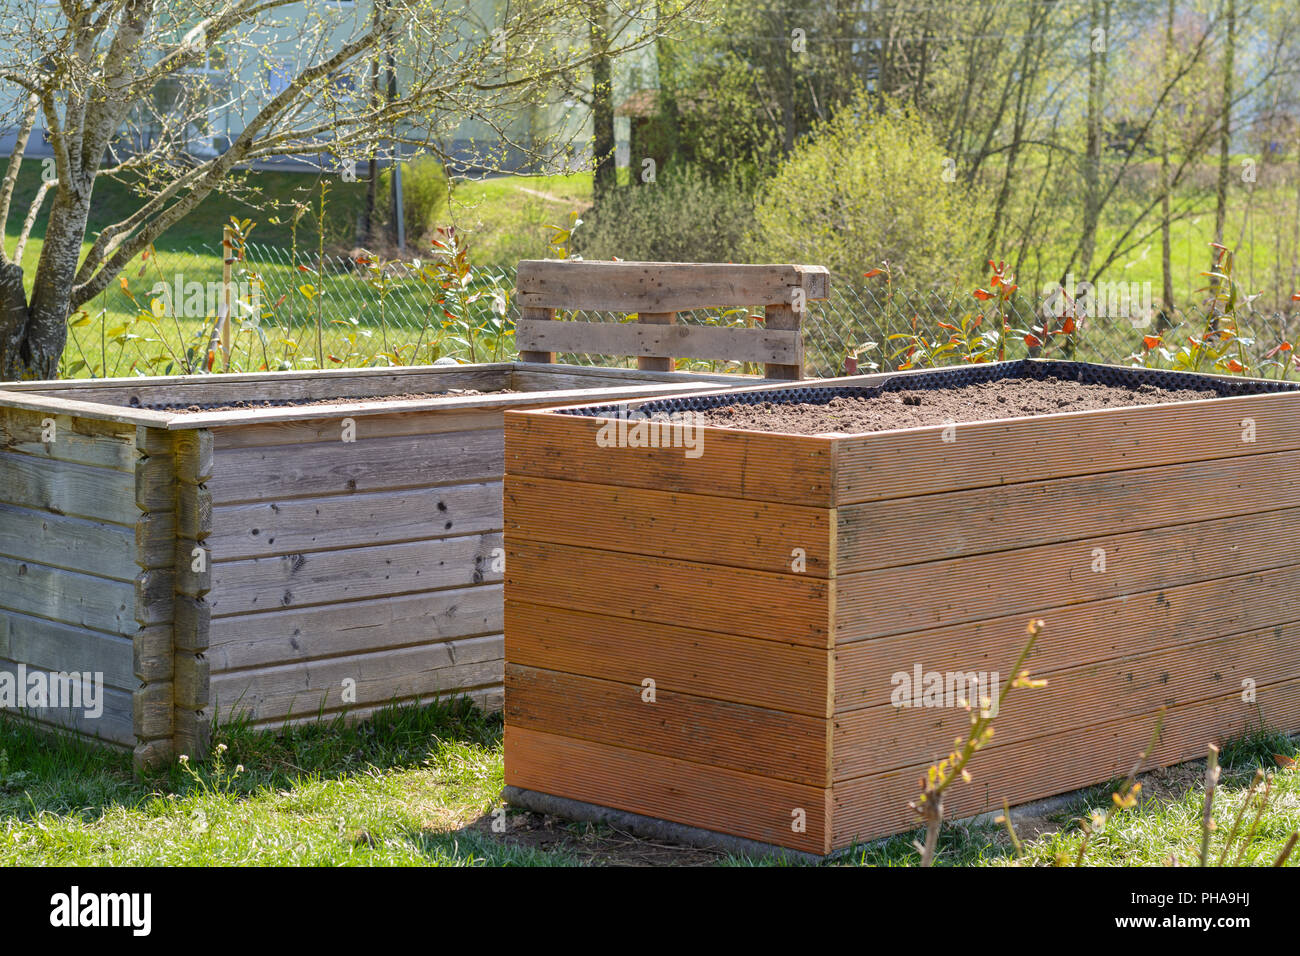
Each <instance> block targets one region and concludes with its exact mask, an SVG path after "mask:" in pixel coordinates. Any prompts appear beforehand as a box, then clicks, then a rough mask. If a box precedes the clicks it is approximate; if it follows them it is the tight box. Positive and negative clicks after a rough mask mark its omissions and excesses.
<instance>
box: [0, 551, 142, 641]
mask: <svg viewBox="0 0 1300 956" xmlns="http://www.w3.org/2000/svg"><path fill="white" fill-rule="evenodd" d="M0 608H7V609H9V610H12V611H17V612H19V613H20V614H27V615H30V616H32V617H43V618H48V619H49V620H53V621H61V622H63V623H65V624H73V625H77V626H78V627H85V628H89V629H90V630H92V631H105V632H107V633H111V634H125V635H131V634H133V633H135V630H136V620H135V588H134V587H133V586H132V585H131V584H128V583H124V582H121V581H113V580H110V579H108V578H99V577H93V576H91V575H88V574H78V573H77V572H75V571H64V570H60V569H57V568H51V567H47V566H46V565H43V564H37V563H35V562H33V561H16V560H14V559H13V558H6V557H0ZM2 613H3V612H0V614H2Z"/></svg>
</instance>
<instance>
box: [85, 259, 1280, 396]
mask: <svg viewBox="0 0 1300 956" xmlns="http://www.w3.org/2000/svg"><path fill="white" fill-rule="evenodd" d="M230 280H231V283H232V285H231V288H232V290H233V293H234V294H233V299H234V301H233V303H232V305H231V307H230V311H231V315H232V321H231V331H232V335H231V352H230V360H229V362H228V363H227V361H226V360H225V358H224V354H223V352H222V350H221V349H220V348H218V347H214V346H216V345H217V344H218V343H219V337H218V336H216V334H215V332H214V330H215V328H216V325H217V321H218V317H219V316H220V314H221V311H222V301H223V292H222V290H223V289H224V286H223V261H222V253H221V247H220V246H219V245H218V244H213V245H212V246H205V247H198V248H191V249H187V250H179V251H158V252H154V253H153V254H151V255H147V256H146V257H144V258H143V259H141V260H139V261H137V262H135V263H133V264H132V266H131V268H130V269H129V270H127V272H125V273H124V274H123V277H122V279H121V280H120V282H119V284H118V285H114V286H112V287H110V288H109V289H108V290H107V291H105V292H104V293H102V294H101V295H100V296H99V297H98V298H97V299H96V300H94V302H92V303H90V304H89V305H88V306H87V307H86V308H85V309H84V310H83V311H81V312H79V313H78V314H77V315H75V316H73V317H72V319H71V320H70V323H69V324H70V329H69V341H68V346H67V349H66V350H65V353H64V362H63V371H64V374H65V376H67V377H87V376H94V377H103V376H119V375H126V376H130V375H165V374H183V373H196V372H204V371H212V372H220V371H225V370H230V371H257V370H262V369H267V370H276V369H312V368H338V367H359V366H375V365H413V364H427V363H431V362H434V361H437V360H439V359H452V360H455V361H458V362H489V361H509V360H513V359H514V358H515V356H516V350H515V347H514V340H513V329H514V320H515V319H516V318H517V317H518V314H519V310H518V307H517V305H516V303H515V301H514V285H515V274H514V269H513V268H501V269H492V268H479V269H474V270H472V272H471V273H470V274H469V275H468V276H464V277H461V278H455V277H453V276H450V275H449V274H447V273H443V272H440V271H439V270H438V269H437V268H435V267H434V266H433V264H432V263H431V262H430V261H429V260H425V261H424V262H420V261H418V260H413V261H405V262H390V263H378V262H375V263H359V262H357V261H356V260H354V259H352V258H350V257H349V256H345V255H324V256H322V255H320V253H319V250H316V249H306V248H298V249H296V250H293V249H286V248H279V247H270V246H261V245H255V244H251V243H249V244H245V245H244V246H243V256H242V259H241V260H240V261H238V262H235V263H232V264H231V267H230ZM1148 288H1149V287H1148ZM1132 291H1133V295H1132V296H1128V295H1127V291H1126V293H1125V298H1124V300H1123V301H1122V302H1121V303H1120V306H1121V307H1120V308H1118V309H1116V308H1114V306H1115V301H1114V300H1115V297H1114V296H1113V295H1112V296H1111V297H1110V300H1109V303H1108V300H1107V297H1106V295H1105V294H1102V295H1100V296H1098V297H1097V300H1096V301H1097V302H1098V303H1099V304H1100V306H1099V307H1090V309H1089V310H1090V311H1091V312H1093V313H1094V314H1092V315H1082V317H1081V318H1079V320H1078V321H1077V322H1076V323H1074V325H1073V327H1072V328H1071V330H1070V331H1069V334H1067V335H1061V336H1057V337H1053V338H1052V339H1051V344H1050V346H1049V347H1048V349H1047V350H1044V349H1042V348H1038V347H1035V346H1034V345H1033V344H1032V343H1031V342H1027V341H1026V338H1025V336H1026V334H1029V335H1032V334H1034V332H1035V328H1036V327H1037V328H1038V329H1041V327H1042V324H1043V316H1044V315H1047V316H1049V322H1051V323H1052V328H1058V329H1059V328H1060V327H1061V324H1062V323H1061V320H1060V318H1059V317H1058V318H1051V316H1053V315H1055V314H1057V313H1059V312H1060V311H1061V310H1060V309H1059V308H1056V307H1053V306H1052V304H1051V303H1048V304H1047V306H1046V307H1045V305H1044V303H1042V302H1035V301H1033V300H1031V298H1030V297H1029V296H1027V295H1025V294H1023V293H1017V294H1016V295H1015V296H1013V297H1012V298H1011V299H1010V300H1008V301H1007V302H1005V303H1003V304H1001V305H998V304H997V303H995V302H981V301H980V300H978V299H976V298H975V297H974V295H973V294H972V292H971V291H953V292H951V293H949V294H941V293H935V292H908V291H900V290H897V289H894V288H891V287H889V286H888V285H886V284H877V285H870V284H867V285H856V286H855V285H852V284H849V283H844V282H836V281H835V280H834V279H832V282H831V288H830V298H829V299H828V300H826V301H824V302H814V303H810V304H809V311H808V313H807V315H806V316H805V321H804V340H805V370H806V373H807V375H808V376H809V377H826V376H832V375H839V374H844V372H845V370H846V368H852V367H853V365H854V364H856V367H857V368H858V369H859V370H860V371H868V370H872V369H882V370H891V369H896V368H899V367H900V366H901V365H903V364H904V363H905V362H906V361H907V355H906V352H907V350H908V349H909V348H910V347H911V346H912V345H915V344H916V343H917V341H918V340H919V341H922V342H925V343H929V344H932V345H936V346H937V345H939V344H941V343H943V342H945V341H948V340H949V339H951V338H952V337H954V336H959V337H961V338H963V339H964V338H967V337H969V338H970V339H971V340H972V341H973V340H976V339H978V337H979V336H981V335H988V334H990V331H989V330H996V329H997V327H998V316H999V314H1001V316H1002V318H1003V320H1004V321H1005V323H1006V324H1007V325H1008V326H1009V327H1010V328H1011V330H1012V331H1011V332H1009V333H1008V334H1007V336H1006V341H1007V348H1006V357H1007V358H1018V357H1023V356H1025V355H1030V354H1040V355H1041V354H1046V355H1054V356H1062V357H1068V358H1074V359H1079V360H1084V361H1093V362H1106V363H1112V364H1132V362H1133V361H1135V359H1134V356H1139V355H1141V353H1142V352H1143V351H1144V349H1145V348H1146V347H1147V346H1148V343H1149V341H1150V339H1149V338H1148V337H1153V336H1157V335H1161V336H1163V341H1164V342H1166V343H1174V344H1175V345H1176V344H1177V343H1181V342H1184V341H1186V338H1187V336H1189V335H1195V336H1199V335H1200V334H1201V333H1202V332H1203V331H1204V329H1205V327H1206V321H1207V313H1206V311H1205V310H1204V308H1192V309H1189V310H1187V311H1185V312H1183V313H1180V314H1177V315H1174V316H1169V315H1165V314H1162V313H1161V312H1159V310H1158V303H1156V304H1155V307H1153V306H1152V304H1151V301H1150V295H1149V293H1147V294H1145V295H1144V294H1142V292H1141V290H1140V289H1139V288H1138V287H1136V286H1135V287H1134V288H1133V290H1132ZM1112 292H1113V290H1112ZM571 315H572V316H573V317H579V316H580V317H582V318H584V319H586V320H587V321H627V317H626V316H622V315H617V314H605V313H572V314H571ZM761 319H762V313H761V311H751V310H744V309H741V310H726V311H719V310H697V311H695V312H688V313H686V312H684V313H681V314H680V315H679V321H681V322H684V323H689V324H715V325H716V324H722V325H732V326H738V325H748V326H751V327H752V326H756V325H758V324H760V323H761ZM1237 320H1238V326H1239V330H1240V333H1241V342H1242V343H1243V348H1244V349H1245V350H1246V352H1244V353H1243V354H1247V355H1248V358H1249V361H1248V362H1247V363H1246V364H1247V369H1248V370H1250V371H1252V372H1255V373H1258V371H1259V369H1260V368H1261V364H1260V363H1261V362H1263V361H1264V357H1265V353H1267V352H1268V351H1269V350H1271V349H1273V348H1274V346H1276V345H1277V344H1278V343H1281V342H1284V341H1285V342H1293V341H1295V338H1296V336H1297V334H1300V330H1297V325H1298V324H1300V318H1298V317H1297V315H1296V314H1295V313H1293V312H1290V311H1287V312H1274V311H1270V312H1264V311H1259V310H1256V309H1254V308H1253V307H1252V306H1251V305H1249V304H1247V305H1246V306H1245V308H1244V309H1243V308H1239V309H1238V312H1237ZM994 334H995V333H994ZM914 337H919V339H918V338H914ZM962 351H963V349H961V348H956V349H950V350H947V351H945V352H944V353H943V354H942V355H941V356H939V357H937V358H936V359H934V360H933V361H935V362H936V363H938V364H951V363H956V362H960V361H963V358H962ZM560 359H561V360H562V361H566V362H572V363H576V364H593V365H624V366H631V365H634V364H635V359H629V358H627V357H625V356H606V355H566V356H561V357H560ZM849 359H855V360H856V363H850V362H847V360H849ZM678 367H679V368H681V369H685V370H708V371H747V372H756V371H761V369H757V368H754V367H752V366H751V367H745V366H742V365H740V364H738V363H729V362H717V361H697V360H691V359H688V358H683V359H681V360H679V362H678Z"/></svg>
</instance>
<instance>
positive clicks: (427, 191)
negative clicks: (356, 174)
mask: <svg viewBox="0 0 1300 956" xmlns="http://www.w3.org/2000/svg"><path fill="white" fill-rule="evenodd" d="M402 208H403V210H404V211H405V213H406V235H407V236H408V237H409V238H412V239H414V238H418V237H420V236H423V235H426V234H427V233H430V232H432V231H433V228H434V227H435V226H437V225H438V217H439V216H440V215H441V214H442V213H443V212H445V211H446V208H447V171H446V170H445V169H444V168H443V165H442V163H440V162H438V160H436V159H434V158H433V157H432V156H418V157H416V158H415V159H412V160H408V161H406V162H404V163H402ZM375 212H376V215H377V217H378V219H379V221H380V222H381V223H386V224H389V225H391V223H392V221H393V219H392V215H393V170H392V167H386V168H384V169H382V170H380V173H379V186H378V195H376V197H375Z"/></svg>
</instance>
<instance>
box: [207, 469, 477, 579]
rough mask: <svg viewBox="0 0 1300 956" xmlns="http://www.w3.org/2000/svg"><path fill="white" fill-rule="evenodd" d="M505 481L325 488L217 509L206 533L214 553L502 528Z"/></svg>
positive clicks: (257, 553)
mask: <svg viewBox="0 0 1300 956" xmlns="http://www.w3.org/2000/svg"><path fill="white" fill-rule="evenodd" d="M500 528H501V483H500V482H497V481H492V482H477V483H474V484H468V485H442V486H439V487H436V488H412V489H409V490H407V491H384V492H373V493H370V494H355V495H325V496H322V497H318V498H307V499H303V500H300V501H294V500H290V499H284V500H280V501H263V502H255V503H247V504H235V505H223V506H221V507H218V508H215V509H214V511H213V516H212V534H211V535H210V536H209V537H208V539H207V546H208V547H209V548H210V549H211V551H212V555H213V558H214V559H215V560H219V561H221V560H230V559H233V558H253V557H266V556H268V555H277V554H292V553H295V552H303V551H323V550H328V549H332V548H355V547H363V546H370V545H377V544H385V543H394V542H399V541H410V540H412V539H433V538H443V537H453V536H460V535H467V534H481V533H483V532H487V531H499V530H500Z"/></svg>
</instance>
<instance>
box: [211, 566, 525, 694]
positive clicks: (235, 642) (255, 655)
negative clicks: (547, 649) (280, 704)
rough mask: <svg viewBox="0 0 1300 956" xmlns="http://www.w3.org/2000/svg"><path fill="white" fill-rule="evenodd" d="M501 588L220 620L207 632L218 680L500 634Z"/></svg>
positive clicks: (484, 587) (455, 590) (492, 586)
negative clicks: (221, 675) (235, 673)
mask: <svg viewBox="0 0 1300 956" xmlns="http://www.w3.org/2000/svg"><path fill="white" fill-rule="evenodd" d="M501 628H502V623H501V585H500V584H482V585H478V586H476V587H471V588H453V589H448V590H446V591H430V592H426V593H421V594H407V595H403V596H401V597H384V598H377V599H374V600H370V601H354V602H347V603H344V604H327V605H323V606H320V607H312V608H298V609H286V610H281V611H269V612H266V613H261V614H248V615H240V616H238V617H218V618H216V619H215V620H213V621H212V623H211V626H210V629H209V631H208V640H209V648H208V651H207V656H208V660H209V661H210V662H211V664H212V669H213V671H214V672H218V671H230V670H239V669H241V668H248V667H262V666H266V665H270V664H282V663H289V662H293V661H312V660H318V659H321V658H326V657H336V656H339V655H344V654H357V653H361V652H363V651H377V650H381V649H383V648H391V647H403V646H407V645H412V644H424V643H437V642H440V641H447V640H452V639H455V638H461V637H473V636H481V635H485V634H500V633H501Z"/></svg>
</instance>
